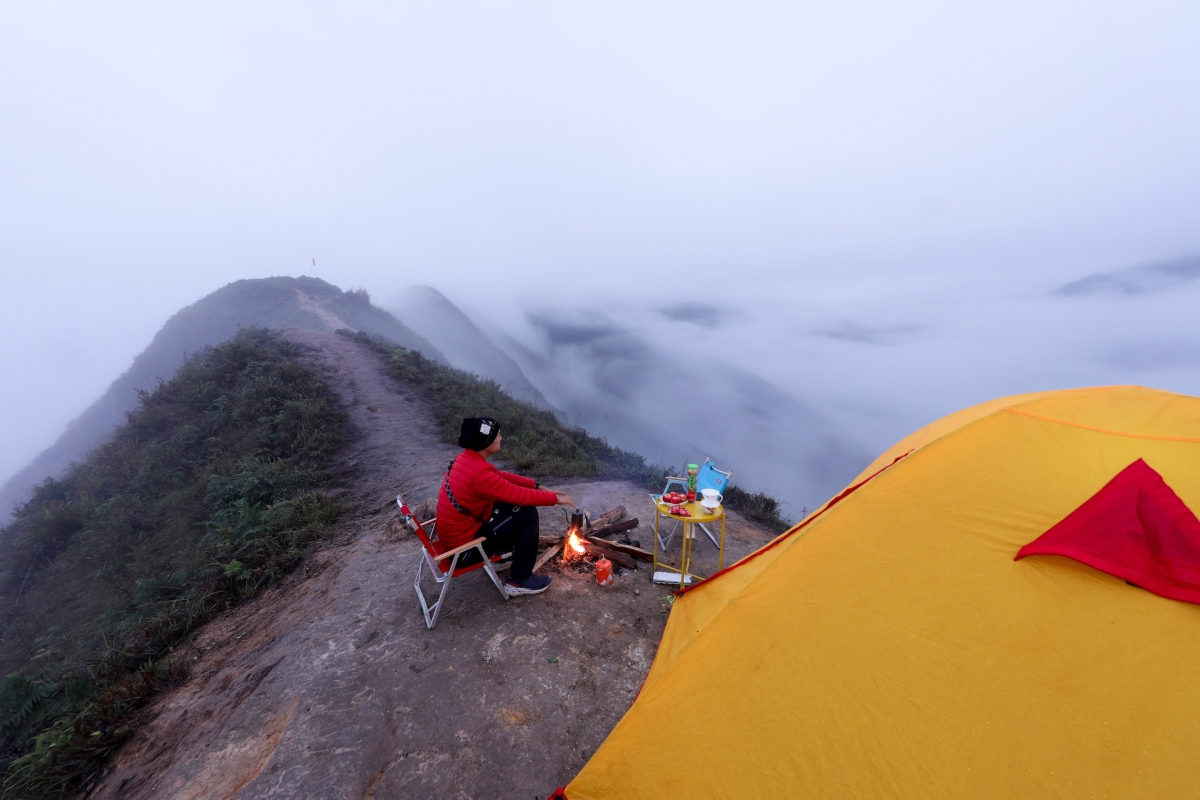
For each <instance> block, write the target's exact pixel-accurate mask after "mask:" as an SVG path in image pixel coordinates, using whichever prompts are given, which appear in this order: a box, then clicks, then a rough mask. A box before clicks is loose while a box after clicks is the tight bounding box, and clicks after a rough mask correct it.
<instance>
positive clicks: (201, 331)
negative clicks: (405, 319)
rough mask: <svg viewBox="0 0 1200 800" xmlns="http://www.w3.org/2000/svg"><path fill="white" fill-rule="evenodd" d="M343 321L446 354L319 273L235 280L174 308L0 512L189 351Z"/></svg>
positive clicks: (105, 429)
mask: <svg viewBox="0 0 1200 800" xmlns="http://www.w3.org/2000/svg"><path fill="white" fill-rule="evenodd" d="M342 326H349V327H352V328H354V329H356V330H362V331H367V332H368V333H370V334H371V335H373V336H377V337H380V338H382V339H384V340H386V341H390V342H394V343H395V344H399V345H402V346H404V347H407V348H410V349H414V350H420V351H421V352H423V353H425V354H426V355H427V356H429V357H431V358H434V359H440V360H445V357H444V356H443V355H442V354H441V352H440V351H439V350H437V348H435V347H434V346H433V345H432V344H430V343H429V342H428V341H427V340H425V339H424V338H422V337H421V336H419V335H417V334H416V333H414V332H413V331H412V330H410V329H409V328H408V327H406V326H405V325H404V324H403V323H401V322H400V321H399V320H397V319H396V318H395V317H393V316H392V315H391V314H389V313H387V312H386V311H384V310H382V309H380V308H378V307H376V306H374V305H372V304H371V299H370V297H369V296H368V295H367V293H366V292H365V291H363V290H352V291H342V290H341V289H339V288H338V287H336V286H334V285H333V284H331V283H326V282H325V281H323V280H321V279H319V278H309V277H304V276H301V277H299V278H290V277H274V278H258V279H253V280H241V281H234V282H233V283H230V284H227V285H225V286H223V287H221V288H220V289H218V290H216V291H215V292H212V293H211V294H209V295H207V296H205V297H203V298H201V299H200V300H197V301H196V302H195V303H192V304H191V305H190V306H187V307H186V308H183V309H180V310H179V311H178V312H177V313H175V314H174V315H172V316H171V318H170V319H168V320H167V322H166V324H164V325H163V327H162V328H161V329H160V330H159V332H158V333H157V334H155V336H154V339H153V340H152V341H151V342H150V344H149V345H148V346H147V347H146V349H145V350H143V351H142V352H141V353H140V354H139V355H138V356H137V358H135V359H134V361H133V364H132V365H131V366H130V368H129V369H128V371H126V372H125V373H124V374H123V375H121V376H120V377H118V378H117V379H116V380H115V381H113V383H112V385H111V386H110V387H109V388H108V390H107V391H106V392H105V393H104V395H103V396H102V397H101V398H100V399H99V400H97V401H96V402H95V403H93V404H92V405H91V406H90V407H89V408H88V409H87V410H86V411H84V412H83V414H81V415H80V416H79V418H78V419H76V420H74V421H73V422H71V424H70V425H68V426H67V430H66V432H64V433H63V435H62V436H61V437H60V438H59V440H58V441H57V442H55V443H54V444H53V445H52V446H51V447H50V448H48V449H47V450H46V451H44V452H43V453H41V454H40V455H38V457H37V458H35V459H34V460H33V462H32V463H31V464H30V465H29V466H27V467H26V468H24V469H22V470H21V471H20V472H19V473H17V474H16V475H15V476H13V477H12V478H11V479H9V480H8V481H7V482H6V483H5V484H4V485H3V487H0V518H4V517H6V516H7V514H8V511H9V509H11V508H12V507H13V505H15V504H16V503H17V502H19V500H20V499H24V498H27V497H28V496H29V494H28V487H30V486H33V485H34V484H37V483H38V482H40V481H41V480H42V479H44V478H45V477H46V476H47V475H54V476H58V475H60V474H61V473H62V471H63V470H65V469H66V468H67V466H68V465H69V464H70V463H71V462H72V461H79V460H81V459H82V458H83V457H84V456H85V455H86V453H87V451H88V450H90V449H91V448H92V447H94V446H95V445H97V444H99V443H100V442H102V441H104V440H105V439H106V438H108V436H109V435H110V434H111V433H112V432H113V431H114V430H115V429H116V428H117V426H118V425H120V424H122V423H123V422H124V421H125V415H126V414H127V413H129V412H130V411H132V410H133V409H134V408H136V407H137V402H138V395H137V393H138V392H139V391H145V390H149V389H152V388H154V385H155V382H156V381H158V380H159V379H160V378H168V377H170V376H171V375H174V374H175V370H177V369H179V367H180V365H181V364H182V363H183V360H184V357H185V355H186V354H187V353H196V352H199V351H200V350H202V349H203V348H205V347H207V346H209V345H217V344H220V343H221V342H224V341H227V340H229V339H230V338H231V337H233V336H235V335H236V334H237V332H238V330H240V329H241V328H246V327H261V328H288V327H292V328H308V329H313V330H325V331H331V332H332V331H333V330H335V329H336V328H339V327H342Z"/></svg>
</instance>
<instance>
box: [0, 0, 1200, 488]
mask: <svg viewBox="0 0 1200 800" xmlns="http://www.w3.org/2000/svg"><path fill="white" fill-rule="evenodd" d="M1198 41H1200V3H1196V2H1194V0H1192V1H1191V2H1177V3H1171V2H1137V3H1134V2H1125V3H1105V2H1098V1H1097V0H1089V2H1062V3H1054V2H1044V1H1043V2H1036V3H1033V2H1029V3H1018V2H1004V3H999V2H996V3H989V4H984V3H970V4H967V3H951V2H944V3H914V2H900V3H894V2H892V3H882V2H880V3H861V2H837V3H833V2H828V3H805V4H797V3H754V2H738V3H724V4H711V3H700V2H695V1H693V2H687V3H683V2H680V3H655V2H646V0H639V2H636V3H619V2H607V3H594V4H577V3H576V4H569V3H561V2H556V3H549V2H545V3H534V2H509V3H496V2H492V3H472V2H450V3H398V2H388V3H378V4H370V3H336V4H334V3H325V4H322V3H299V2H289V3H277V4H269V3H257V4H254V3H204V4H189V5H187V6H186V7H185V6H184V5H183V4H163V3H144V4H127V3H105V4H96V3H74V4H62V3H54V2H37V3H20V4H19V3H6V4H3V5H2V6H0V120H2V121H3V124H2V125H0V264H3V270H4V283H3V286H4V289H5V291H3V292H2V293H0V342H2V344H0V352H2V353H3V365H2V366H3V374H4V377H5V391H4V392H2V393H0V419H3V420H4V423H3V428H2V430H0V479H3V477H7V476H8V475H9V474H11V473H12V472H15V471H16V470H17V469H18V468H20V467H21V466H23V465H24V464H25V463H26V462H27V461H28V460H29V459H30V458H31V457H32V456H33V455H35V454H36V453H37V452H38V451H40V450H41V449H42V448H44V447H45V446H47V445H48V444H50V443H51V442H52V441H53V440H54V438H56V436H57V435H58V434H59V433H60V432H61V430H62V427H63V425H64V424H65V423H66V422H67V421H68V420H69V419H71V418H73V417H74V416H75V415H76V414H78V413H79V412H80V411H82V410H83V408H85V407H86V406H87V405H88V404H89V403H90V402H91V401H92V400H94V399H95V398H96V397H97V396H98V395H99V394H100V393H101V392H102V391H103V390H104V389H105V388H106V387H107V385H108V383H109V382H110V381H111V380H112V379H113V378H114V377H116V375H118V374H119V373H120V372H121V371H123V370H124V369H125V368H126V367H127V366H128V365H129V363H130V361H131V359H132V358H133V356H134V355H136V354H137V353H138V352H140V351H141V349H142V348H144V347H145V346H146V344H147V343H148V342H149V340H150V338H151V336H153V334H154V332H155V331H156V330H157V329H158V328H159V326H161V325H162V323H163V322H164V321H165V320H166V319H167V318H168V317H169V316H170V315H171V314H172V313H174V312H175V311H176V310H178V309H179V308H180V307H182V306H184V305H186V304H188V303H191V302H193V301H195V300H197V299H199V298H200V297H202V296H203V295H205V294H207V293H208V292H210V291H213V290H214V289H217V288H219V287H220V286H222V285H223V284H225V283H228V282H229V281H232V280H236V279H239V278H247V277H263V276H269V275H299V274H310V275H317V276H319V277H323V278H325V279H326V280H329V281H331V282H333V283H335V284H338V285H339V286H342V287H343V288H350V287H358V286H361V287H365V288H367V289H369V290H370V291H371V292H372V294H373V295H374V296H375V297H376V298H379V299H384V300H386V299H387V298H389V297H391V296H394V294H395V293H396V292H397V291H398V290H399V289H401V288H402V287H404V286H406V285H408V284H411V283H429V284H432V285H434V286H436V287H438V288H439V289H441V290H442V291H443V292H444V293H445V294H446V295H447V296H449V297H450V298H451V299H452V300H454V301H456V302H458V303H460V304H461V305H462V306H463V307H464V308H466V309H468V310H469V311H472V312H473V313H476V314H485V315H488V316H490V317H491V318H492V319H493V320H494V321H495V322H496V323H497V324H499V325H501V326H505V327H508V328H510V329H511V330H513V331H514V332H517V333H521V332H522V331H524V333H523V335H525V336H527V337H533V336H535V335H536V331H531V329H530V328H529V323H528V317H527V312H528V311H529V310H531V309H533V310H540V311H542V312H544V311H545V310H547V309H552V310H565V311H570V310H572V309H578V308H580V307H587V308H589V309H590V312H589V313H598V312H600V311H603V312H604V313H605V314H608V315H609V316H610V317H611V318H612V319H613V320H615V321H616V322H617V323H618V324H622V325H626V326H629V327H631V328H634V329H637V330H640V331H642V332H643V334H644V335H645V336H647V337H649V338H650V339H651V340H654V339H655V338H656V337H671V336H676V335H688V336H694V337H695V341H696V342H697V343H698V344H699V345H701V346H703V347H705V348H709V349H711V351H712V352H713V353H714V354H718V355H720V356H721V357H722V358H731V359H737V363H740V364H741V365H743V366H745V367H747V368H750V369H753V370H755V371H757V372H759V373H760V374H762V375H764V376H765V377H768V378H769V379H771V380H772V381H774V382H776V383H778V384H779V385H780V386H782V387H784V388H785V389H787V390H788V391H791V392H794V393H796V394H797V395H798V396H801V397H803V398H805V399H807V400H809V401H811V402H813V403H815V404H817V405H818V406H820V407H821V408H822V409H824V410H826V411H827V412H828V413H830V414H832V415H834V416H835V417H836V418H837V419H838V421H839V422H840V423H841V424H843V425H845V426H846V427H847V428H849V429H852V430H854V431H857V432H858V434H859V435H860V437H861V438H862V440H863V441H864V442H865V444H866V446H867V447H868V448H869V449H870V450H872V451H878V450H881V449H883V448H884V447H886V446H887V445H888V444H890V442H891V440H892V439H894V438H898V437H899V436H900V435H903V434H904V433H906V432H907V430H908V429H909V428H911V427H916V426H919V425H921V424H924V423H925V422H928V421H929V420H931V419H933V418H934V417H937V416H940V415H942V414H945V413H948V412H950V411H953V410H955V409H956V408H958V407H961V406H962V405H966V404H968V403H972V402H978V401H982V400H986V399H989V398H990V397H993V396H996V395H1000V394H1007V393H1012V392H1018V391H1028V390H1032V389H1040V388H1059V387H1066V386H1076V385H1084V384H1096V383H1145V384H1150V385H1157V386H1160V387H1162V388H1167V389H1174V390H1177V391H1186V392H1191V393H1200V380H1198V379H1197V378H1196V377H1195V376H1196V374H1197V373H1198V372H1200V337H1197V335H1196V322H1195V316H1196V315H1195V309H1196V308H1197V301H1200V280H1195V279H1193V277H1200V275H1197V276H1193V277H1189V276H1191V275H1192V274H1191V273H1188V272H1187V271H1186V270H1183V271H1181V272H1179V273H1178V275H1176V273H1169V271H1168V273H1169V274H1170V275H1173V276H1175V277H1173V278H1171V279H1170V280H1166V281H1159V282H1157V283H1155V282H1153V281H1151V282H1150V283H1148V284H1146V287H1148V288H1146V290H1145V291H1126V289H1124V288H1122V286H1124V284H1121V283H1120V280H1121V279H1120V278H1119V276H1120V275H1133V276H1134V281H1135V283H1136V281H1137V280H1140V279H1141V278H1139V277H1138V276H1142V277H1144V276H1145V275H1147V274H1150V273H1145V272H1142V273H1138V272H1136V270H1135V271H1134V272H1132V273H1130V272H1124V273H1121V272H1118V273H1117V275H1118V278H1116V279H1113V280H1111V281H1109V282H1108V283H1104V282H1103V281H1101V282H1100V283H1094V284H1089V286H1090V287H1091V288H1089V289H1088V290H1087V291H1082V292H1076V293H1074V294H1070V293H1068V294H1055V293H1054V292H1055V290H1056V289H1057V288H1059V287H1061V286H1063V285H1064V284H1067V283H1070V282H1072V281H1075V280H1078V279H1080V278H1083V277H1085V276H1087V275H1091V274H1094V273H1106V272H1111V271H1114V270H1122V269H1126V270H1128V269H1130V268H1136V267H1138V266H1140V265H1153V264H1160V263H1171V262H1176V261H1178V260H1180V259H1185V258H1188V257H1190V256H1194V255H1196V254H1200V224H1197V223H1198V222H1200V148H1198V147H1197V146H1196V143H1197V142H1200V47H1197V45H1196V43H1197V42H1198ZM313 259H316V266H315V267H314V266H312V260H313ZM1168 273H1164V274H1168ZM1197 273H1200V270H1197ZM1155 274H1157V273H1155ZM1176 278H1178V279H1176ZM1138 285H1141V284H1138ZM1126 288H1127V287H1126ZM689 304H691V305H698V306H708V307H711V308H710V310H708V311H703V309H702V316H703V315H705V314H707V315H708V316H703V319H704V320H705V321H706V324H695V322H694V321H688V320H687V319H683V318H681V317H680V316H679V315H678V314H676V316H675V317H672V316H670V315H669V314H668V315H663V314H661V313H659V312H658V311H657V310H656V309H661V308H667V309H677V308H678V307H681V306H688V305H689ZM712 308H715V309H718V310H719V313H718V314H717V315H716V316H715V317H714V316H712V315H713V313H714V312H713V311H712V310H711V309H712ZM683 316H685V317H686V314H684V315H683Z"/></svg>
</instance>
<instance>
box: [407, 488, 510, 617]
mask: <svg viewBox="0 0 1200 800" xmlns="http://www.w3.org/2000/svg"><path fill="white" fill-rule="evenodd" d="M396 505H398V506H400V513H401V514H403V515H404V521H405V522H407V523H408V527H410V528H412V529H413V530H415V531H416V532H417V536H418V537H419V538H420V539H421V558H420V560H419V561H418V562H417V579H416V581H415V582H414V584H413V585H414V586H416V589H417V599H418V600H420V601H421V613H422V614H424V615H425V624H426V625H427V626H428V627H429V629H430V630H433V626H434V625H437V619H438V614H439V613H441V610H442V603H443V602H444V601H445V600H446V594H447V592H449V591H450V581H452V580H454V579H455V578H457V577H458V576H459V575H466V574H467V573H468V572H474V571H475V570H477V569H479V568H480V567H483V568H484V569H485V570H486V571H487V574H488V577H489V578H491V579H492V583H494V584H496V588H497V589H499V590H500V596H501V597H503V598H504V599H505V600H508V590H507V589H505V588H504V583H503V582H502V581H501V580H500V576H499V575H497V574H496V568H495V567H494V566H493V564H495V563H496V562H498V561H501V560H503V558H504V556H502V555H500V554H497V555H494V556H489V555H488V554H487V553H486V552H484V550H483V542H484V541H485V540H484V538H483V537H482V536H481V537H479V538H478V539H475V540H474V541H471V542H467V543H466V544H464V545H462V546H461V547H455V548H454V549H453V550H444V549H443V548H442V543H441V542H439V541H433V540H431V539H430V538H429V534H428V533H426V531H425V525H428V526H430V527H431V528H432V527H433V526H434V525H436V524H437V520H436V519H433V520H429V521H427V522H425V523H424V525H423V524H422V523H421V522H420V521H418V520H417V518H416V517H414V516H413V513H412V512H411V511H409V510H408V506H406V505H405V504H404V498H403V497H401V496H400V495H396ZM435 533H436V532H435ZM472 549H474V550H478V551H479V556H480V562H479V563H478V564H472V565H470V566H469V567H461V568H460V567H459V566H458V557H459V556H461V555H462V554H463V553H465V552H467V551H468V550H472ZM447 559H449V560H448V561H447ZM426 565H428V566H429V574H430V577H432V578H433V580H434V582H436V583H439V584H441V586H442V591H441V594H439V595H438V599H437V602H436V603H434V604H433V605H432V606H430V605H429V604H428V603H427V602H426V601H425V593H424V592H422V591H421V573H422V572H423V571H424V570H425V566H426Z"/></svg>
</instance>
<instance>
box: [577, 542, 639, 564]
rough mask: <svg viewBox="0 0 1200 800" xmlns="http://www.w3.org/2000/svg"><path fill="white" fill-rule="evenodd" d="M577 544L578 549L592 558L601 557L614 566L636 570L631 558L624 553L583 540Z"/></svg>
mask: <svg viewBox="0 0 1200 800" xmlns="http://www.w3.org/2000/svg"><path fill="white" fill-rule="evenodd" d="M579 544H580V547H582V548H583V551H584V552H587V553H591V554H592V555H594V556H603V557H604V558H607V559H608V560H609V561H611V562H613V563H614V564H620V565H621V566H622V567H626V568H628V569H637V563H635V562H634V560H633V559H632V558H630V557H629V556H627V555H625V554H624V553H619V552H617V551H616V550H613V549H611V548H608V547H604V546H603V545H599V544H596V543H595V542H593V541H591V540H590V539H585V540H583V541H582V542H580V543H579Z"/></svg>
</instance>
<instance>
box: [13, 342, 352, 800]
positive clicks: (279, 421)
mask: <svg viewBox="0 0 1200 800" xmlns="http://www.w3.org/2000/svg"><path fill="white" fill-rule="evenodd" d="M344 424H345V420H344V418H343V416H342V414H341V412H340V411H338V410H337V408H336V405H335V404H334V403H333V402H332V398H331V397H330V395H329V392H328V389H327V387H326V386H325V385H324V384H322V383H321V381H320V380H319V379H318V378H317V377H316V376H315V375H314V374H313V373H312V372H310V371H309V370H307V369H305V368H303V367H302V366H301V365H300V364H299V363H298V362H297V361H296V359H295V358H294V355H293V353H292V351H291V348H290V346H289V345H287V344H286V343H283V342H280V341H278V340H277V339H275V338H274V336H273V335H272V334H270V333H269V332H268V331H265V330H262V329H251V330H245V331H243V332H241V333H240V334H239V335H238V336H236V337H235V338H234V339H232V340H230V341H229V342H226V343H225V344H222V345H220V346H218V347H210V348H206V349H205V350H203V351H201V352H199V353H197V354H195V355H194V356H192V357H191V358H189V359H188V360H187V362H186V363H185V364H184V365H183V367H181V368H180V370H179V372H178V373H177V374H176V375H175V377H173V378H172V379H171V380H170V381H167V382H160V384H159V386H158V387H157V388H156V389H155V390H154V391H153V392H143V393H141V404H140V407H139V408H138V409H137V410H136V411H134V412H133V413H131V414H130V415H129V418H128V422H127V423H126V424H125V425H124V426H123V427H122V428H120V429H119V430H118V431H117V432H116V433H115V434H114V436H113V438H112V439H111V440H110V441H109V442H107V443H106V444H104V445H103V446H102V447H100V448H98V449H97V450H96V451H95V452H93V453H92V454H91V455H90V456H89V457H88V458H87V459H86V461H85V462H84V463H82V464H79V465H77V466H76V467H74V468H73V469H72V470H71V471H70V472H69V473H68V474H67V475H66V476H64V477H63V478H62V479H61V480H47V481H46V482H45V483H44V484H42V485H41V486H40V487H38V489H37V490H36V491H35V492H34V495H33V497H32V498H31V499H30V501H29V502H28V503H26V504H25V505H24V506H22V507H21V508H19V509H18V510H17V513H16V515H15V521H14V522H13V523H12V524H11V525H10V526H8V527H7V528H6V529H5V530H4V531H3V536H2V537H0V563H3V564H4V565H5V567H6V568H5V571H4V572H3V574H2V575H0V595H2V596H0V620H2V621H3V623H4V628H3V635H2V638H0V666H2V670H0V671H2V672H3V673H8V677H7V678H5V679H4V680H3V681H0V767H3V769H4V775H3V781H4V783H3V786H4V796H5V797H12V798H21V797H30V798H32V797H38V798H43V797H63V796H67V795H69V794H72V793H74V792H77V791H79V790H80V789H82V788H85V787H86V786H87V785H88V783H89V782H90V781H91V780H92V779H93V778H94V777H95V776H96V775H97V774H98V770H99V768H100V766H101V765H102V763H103V761H104V759H105V758H107V756H108V755H109V754H110V753H111V752H112V751H113V750H114V749H115V748H116V747H117V746H119V745H120V743H121V742H122V741H124V740H125V739H126V738H127V737H128V735H129V734H130V731H129V728H128V724H129V716H130V714H131V713H132V712H133V711H134V710H135V709H137V708H138V707H140V706H141V705H142V704H144V703H145V702H146V701H147V700H148V699H149V697H150V696H151V695H153V693H154V692H156V691H158V690H160V689H161V688H163V687H166V686H170V685H172V684H174V683H176V682H178V681H179V680H182V679H183V678H184V677H185V676H186V674H187V673H186V664H183V663H181V662H177V661H175V660H173V659H172V658H171V657H170V656H169V651H170V648H171V647H172V646H173V645H174V644H176V643H178V642H179V641H180V639H181V638H182V637H185V636H187V635H188V634H189V633H190V632H191V631H193V630H194V629H195V628H196V626H198V625H200V624H202V623H203V622H204V621H205V620H207V619H209V618H211V617H212V616H213V615H214V614H217V613H220V612H221V611H223V610H224V609H226V608H228V607H229V606H230V605H231V604H233V603H236V602H238V601H240V600H242V599H244V598H246V597H250V596H252V595H253V594H254V593H255V592H257V591H259V590H260V589H262V588H263V587H264V586H267V585H269V584H270V583H272V582H273V581H276V580H278V579H279V578H280V577H281V576H283V575H284V574H285V573H286V572H287V570H288V569H290V568H291V567H292V566H294V565H295V564H296V563H297V562H298V561H299V559H300V558H301V557H302V556H303V553H304V552H305V549H306V548H307V547H308V545H310V544H311V543H312V542H313V541H315V540H316V539H317V538H319V537H320V536H321V535H322V534H323V533H324V532H325V531H327V530H328V529H329V526H330V525H331V523H333V522H334V521H335V520H336V519H337V515H338V507H337V505H336V503H335V502H334V501H333V500H331V499H330V498H329V497H328V496H326V495H324V494H322V493H320V492H319V491H318V487H320V486H322V485H325V484H328V483H329V482H330V476H329V475H328V473H327V472H326V471H325V468H326V465H327V464H328V462H329V460H330V458H331V457H332V455H333V454H334V452H335V451H336V449H337V448H338V446H339V445H340V443H341V442H342V439H343V436H342V432H341V431H342V427H343V425H344Z"/></svg>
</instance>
